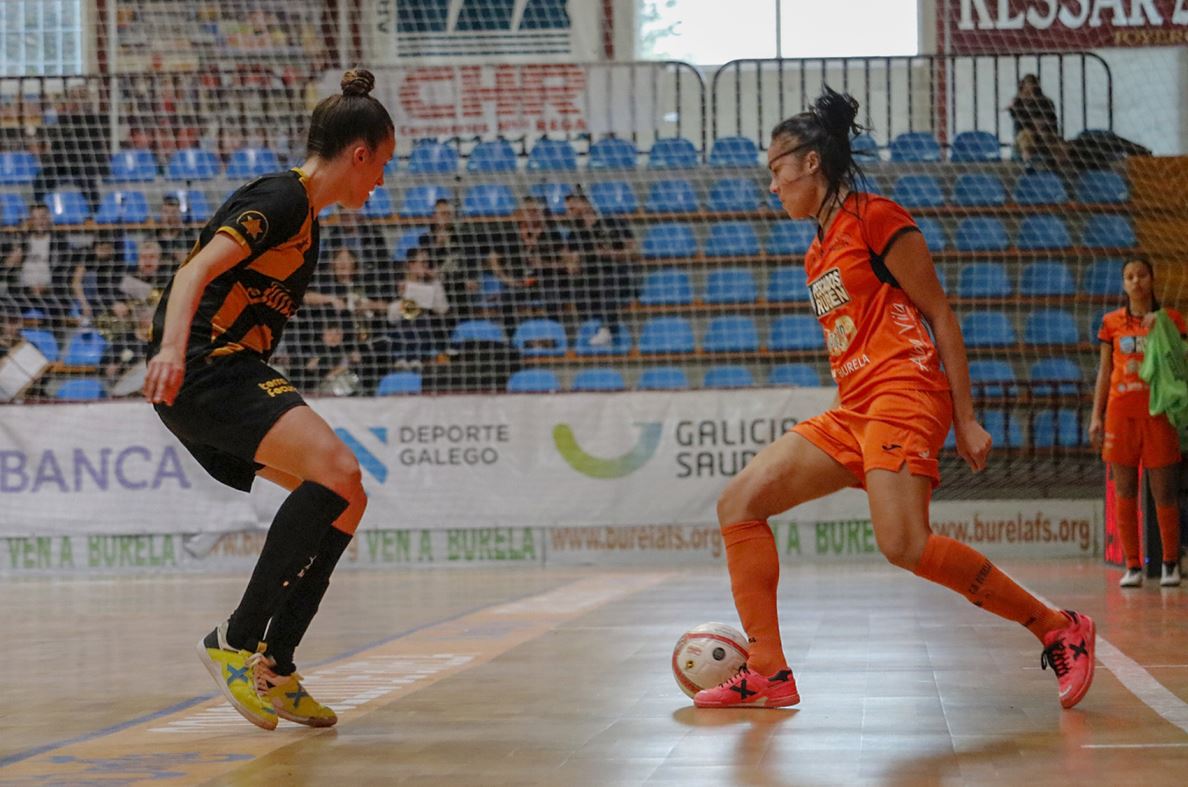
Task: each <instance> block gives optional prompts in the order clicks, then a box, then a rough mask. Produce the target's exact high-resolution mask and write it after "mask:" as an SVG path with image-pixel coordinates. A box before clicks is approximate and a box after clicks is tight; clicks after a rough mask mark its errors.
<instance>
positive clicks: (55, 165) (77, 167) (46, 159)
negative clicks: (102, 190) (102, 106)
mask: <svg viewBox="0 0 1188 787" xmlns="http://www.w3.org/2000/svg"><path fill="white" fill-rule="evenodd" d="M51 121H52V122H51ZM43 133H44V136H45V148H44V149H45V153H43V154H42V157H41V174H40V175H39V176H38V179H37V181H36V182H35V183H34V184H33V192H34V194H33V198H34V199H35V200H37V201H41V198H42V197H43V196H44V195H45V194H46V192H49V191H53V190H55V189H59V188H65V187H69V186H77V187H78V188H81V189H82V190H83V192H84V193H85V194H86V195H87V199H88V200H89V201H90V203H91V208H92V209H94V208H95V207H96V206H97V205H98V204H99V184H100V182H101V181H102V179H103V177H105V176H106V175H107V164H108V155H109V153H110V150H109V146H108V132H107V121H106V119H105V118H104V117H102V116H101V115H100V113H99V112H97V111H96V109H95V102H94V100H93V99H92V98H91V97H90V96H88V95H87V87H86V85H72V86H70V87H68V88H67V89H66V93H65V95H64V97H63V98H62V100H61V101H58V102H57V103H56V105H55V107H54V111H52V112H50V113H47V117H46V125H45V128H44V132H43Z"/></svg>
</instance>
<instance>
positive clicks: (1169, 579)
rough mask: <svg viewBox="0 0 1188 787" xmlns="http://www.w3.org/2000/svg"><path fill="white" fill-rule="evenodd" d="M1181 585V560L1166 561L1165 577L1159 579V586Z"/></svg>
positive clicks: (1171, 586)
mask: <svg viewBox="0 0 1188 787" xmlns="http://www.w3.org/2000/svg"><path fill="white" fill-rule="evenodd" d="M1179 586H1180V564H1179V562H1178V561H1177V562H1175V563H1164V564H1163V577H1162V578H1160V580H1159V587H1161V588H1174V587H1179Z"/></svg>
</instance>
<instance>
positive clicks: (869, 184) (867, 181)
mask: <svg viewBox="0 0 1188 787" xmlns="http://www.w3.org/2000/svg"><path fill="white" fill-rule="evenodd" d="M854 185H856V186H857V187H858V190H859V191H864V192H866V193H867V194H878V195H880V196H881V195H882V194H883V187H882V185H881V184H880V183H879V179H878V178H876V177H875V176H874V175H872V174H870V173H869V172H863V173H862V176H861V177H859V178H858V179H857V182H856V183H855V184H854Z"/></svg>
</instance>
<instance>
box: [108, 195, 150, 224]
mask: <svg viewBox="0 0 1188 787" xmlns="http://www.w3.org/2000/svg"><path fill="white" fill-rule="evenodd" d="M148 220H149V205H148V197H146V196H145V195H144V192H143V191H109V192H108V193H106V194H104V195H103V198H102V199H101V200H99V210H97V211H95V223H96V224H124V223H126V224H143V223H144V222H146V221H148Z"/></svg>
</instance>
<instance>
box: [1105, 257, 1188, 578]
mask: <svg viewBox="0 0 1188 787" xmlns="http://www.w3.org/2000/svg"><path fill="white" fill-rule="evenodd" d="M1154 285H1155V271H1154V269H1153V268H1152V267H1151V263H1150V262H1148V261H1147V260H1146V259H1143V258H1141V257H1138V258H1134V259H1131V260H1128V261H1127V262H1126V264H1125V265H1123V266H1122V288H1123V289H1124V290H1125V291H1126V299H1127V303H1126V305H1125V306H1123V307H1122V308H1121V309H1115V310H1114V311H1112V312H1107V313H1106V315H1105V316H1104V317H1103V318H1102V320H1101V329H1100V330H1099V331H1098V332H1097V338H1098V340H1100V341H1101V365H1100V366H1099V367H1098V371H1097V385H1096V387H1095V388H1094V391H1093V417H1092V418H1091V419H1090V421H1089V439H1090V440H1091V441H1092V443H1093V445H1094V446H1095V447H1097V448H1100V449H1101V457H1102V459H1104V460H1105V461H1107V462H1109V463H1110V469H1111V471H1112V473H1113V477H1114V491H1115V492H1117V496H1116V498H1115V514H1116V515H1117V518H1118V535H1119V536H1120V538H1121V541H1122V554H1123V555H1124V556H1125V558H1126V573H1124V574H1123V575H1122V579H1121V581H1119V583H1118V584H1119V585H1120V586H1121V587H1124V588H1137V587H1141V586H1142V584H1143V566H1142V550H1141V549H1139V529H1138V478H1139V473H1138V469H1139V464H1140V463H1141V464H1142V465H1143V467H1145V468H1146V472H1147V477H1148V478H1149V479H1150V482H1151V494H1152V495H1153V496H1154V498H1155V519H1156V520H1157V521H1158V522H1159V537H1160V540H1161V541H1162V542H1163V573H1162V576H1161V577H1160V580H1159V584H1160V585H1161V586H1162V587H1175V586H1177V585H1179V584H1180V505H1179V501H1178V500H1177V495H1178V487H1179V484H1180V435H1179V434H1178V433H1177V432H1176V428H1175V427H1174V426H1172V425H1171V422H1170V421H1168V420H1167V416H1166V415H1163V414H1162V413H1160V414H1159V415H1151V411H1150V399H1151V389H1150V388H1149V387H1148V386H1147V384H1146V383H1145V382H1143V379H1142V378H1141V377H1139V367H1140V366H1142V363H1143V355H1144V354H1145V353H1144V351H1145V349H1146V343H1147V334H1148V333H1150V330H1151V322H1152V320H1153V319H1154V317H1155V312H1157V311H1159V309H1160V306H1159V301H1158V300H1157V299H1156V298H1155V291H1154ZM1166 312H1167V316H1168V317H1170V318H1171V320H1172V322H1174V323H1175V325H1176V328H1177V329H1178V330H1179V332H1180V334H1181V335H1183V334H1184V332H1185V331H1184V328H1185V326H1184V318H1183V316H1181V314H1180V313H1179V312H1178V311H1176V310H1175V309H1166Z"/></svg>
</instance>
